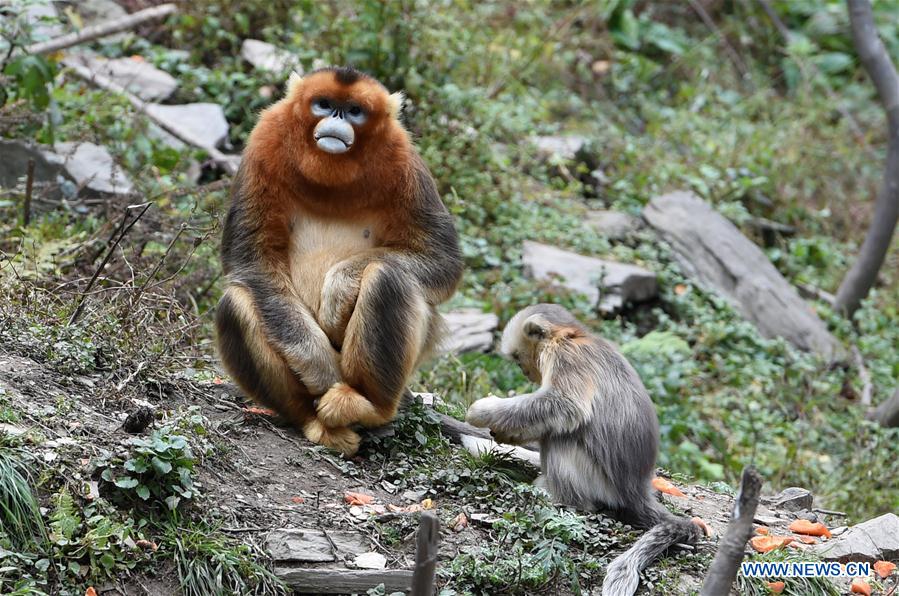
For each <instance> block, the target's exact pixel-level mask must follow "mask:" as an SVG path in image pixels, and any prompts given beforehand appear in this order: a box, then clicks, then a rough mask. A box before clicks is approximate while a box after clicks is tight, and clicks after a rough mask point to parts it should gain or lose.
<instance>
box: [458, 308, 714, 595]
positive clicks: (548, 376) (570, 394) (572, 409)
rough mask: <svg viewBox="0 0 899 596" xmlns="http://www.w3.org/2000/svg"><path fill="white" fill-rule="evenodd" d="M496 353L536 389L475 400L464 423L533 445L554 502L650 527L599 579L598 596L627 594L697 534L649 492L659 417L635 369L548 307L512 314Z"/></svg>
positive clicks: (607, 345)
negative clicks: (654, 566) (646, 570)
mask: <svg viewBox="0 0 899 596" xmlns="http://www.w3.org/2000/svg"><path fill="white" fill-rule="evenodd" d="M502 351H503V353H504V354H505V355H507V356H510V357H512V358H513V359H514V360H515V361H516V362H518V364H519V366H521V369H522V371H524V373H525V374H526V375H527V376H528V378H529V379H531V380H532V381H534V382H535V383H538V384H539V385H540V388H539V389H538V390H537V391H535V392H534V393H529V394H525V395H518V396H516V397H511V398H500V397H485V398H483V399H479V400H478V401H476V402H475V403H474V404H472V405H471V407H470V408H469V409H468V415H467V417H466V420H467V421H468V422H469V423H470V424H473V425H475V426H480V427H486V428H490V429H491V431H493V433H494V436H495V437H496V439H497V441H499V442H502V443H513V444H514V443H527V442H532V441H538V442H539V444H540V463H541V468H542V470H543V475H542V476H541V478H539V479H538V482H539V483H540V484H541V485H542V486H543V487H544V488H545V489H546V490H547V491H548V492H549V493H550V494H551V495H552V496H553V498H554V499H555V500H556V501H558V502H560V503H563V504H566V505H570V506H573V507H576V508H577V509H581V510H584V511H604V512H607V513H609V514H611V515H612V516H613V517H615V518H616V519H619V520H620V521H622V522H624V523H627V524H630V525H632V526H634V527H636V528H640V529H646V530H649V531H648V532H646V534H644V535H643V536H642V537H641V538H640V539H639V540H638V541H637V542H636V543H635V544H634V545H633V546H632V547H631V548H630V549H629V550H628V551H627V552H625V553H624V554H622V555H621V556H620V557H618V558H617V559H616V560H615V561H613V562H612V563H611V564H610V565H609V567H608V569H607V571H606V577H605V581H604V582H603V590H602V593H603V596H629V595H631V594H633V593H634V592H635V591H636V589H637V585H638V584H639V581H640V576H639V574H640V571H641V570H642V569H644V568H646V567H647V566H648V565H649V564H650V563H651V562H652V561H654V560H655V559H656V558H657V557H658V556H659V555H661V554H662V553H663V552H665V550H667V549H668V548H669V547H670V546H671V545H673V544H676V543H681V542H686V543H692V542H695V541H696V540H697V539H698V538H699V536H700V534H701V531H702V530H701V528H700V526H699V525H697V523H698V522H693V521H691V520H688V519H686V518H681V517H677V516H675V515H673V514H672V513H671V512H669V511H668V510H667V509H666V508H665V507H664V505H662V504H661V503H660V502H659V500H658V499H657V498H656V496H655V493H654V491H653V489H652V485H651V482H652V477H653V474H654V472H655V463H656V455H657V452H658V447H659V422H658V418H657V416H656V412H655V408H654V407H653V404H652V401H651V400H650V398H649V394H648V393H647V391H646V388H645V387H644V386H643V383H642V381H641V380H640V377H639V376H638V375H637V371H635V370H634V368H633V367H632V366H631V365H630V363H629V362H628V361H627V360H626V359H625V358H624V356H623V355H621V353H620V352H619V351H618V350H617V349H616V348H615V347H614V346H613V345H612V344H611V343H609V342H607V341H606V340H604V339H602V338H600V337H596V336H594V335H592V334H590V332H589V331H588V330H587V328H586V327H584V325H583V324H581V323H580V322H579V321H578V320H577V319H576V318H575V317H574V316H573V315H572V314H571V313H569V312H568V311H567V310H565V309H564V308H562V307H561V306H558V305H555V304H537V305H535V306H529V307H527V308H525V309H524V310H522V311H521V312H519V313H518V314H516V315H515V316H514V317H512V320H511V321H509V324H508V325H507V326H506V328H505V330H504V331H503V337H502Z"/></svg>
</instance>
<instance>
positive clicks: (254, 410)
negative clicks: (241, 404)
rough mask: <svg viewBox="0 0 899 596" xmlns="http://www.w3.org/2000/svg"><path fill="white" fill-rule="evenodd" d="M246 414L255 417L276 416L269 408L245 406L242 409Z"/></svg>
mask: <svg viewBox="0 0 899 596" xmlns="http://www.w3.org/2000/svg"><path fill="white" fill-rule="evenodd" d="M243 411H244V412H246V413H247V414H254V415H256V416H277V413H275V411H274V410H270V409H269V408H260V407H258V406H247V407H246V408H244V409H243Z"/></svg>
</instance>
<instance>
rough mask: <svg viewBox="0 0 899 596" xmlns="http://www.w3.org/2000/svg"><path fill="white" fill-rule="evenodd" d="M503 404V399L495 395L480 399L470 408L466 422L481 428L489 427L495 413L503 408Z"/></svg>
mask: <svg viewBox="0 0 899 596" xmlns="http://www.w3.org/2000/svg"><path fill="white" fill-rule="evenodd" d="M501 402H502V399H501V398H499V397H496V396H493V395H491V396H489V397H484V398H481V399H479V400H478V401H476V402H474V403H473V404H471V407H469V408H468V413H467V414H466V415H465V422H467V423H468V424H471V425H472V426H479V427H481V428H485V427H489V426H490V425H491V423H492V422H493V417H494V415H495V413H496V412H497V411H498V410H499V409H500V408H501V407H502V403H501Z"/></svg>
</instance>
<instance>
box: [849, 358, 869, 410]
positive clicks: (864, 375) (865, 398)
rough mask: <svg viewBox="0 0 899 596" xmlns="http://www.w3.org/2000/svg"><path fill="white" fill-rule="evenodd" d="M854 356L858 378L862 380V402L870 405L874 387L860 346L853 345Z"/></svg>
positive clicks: (864, 404)
mask: <svg viewBox="0 0 899 596" xmlns="http://www.w3.org/2000/svg"><path fill="white" fill-rule="evenodd" d="M852 357H853V359H854V360H855V368H857V369H858V378H859V380H860V381H861V382H862V397H861V402H860V403H861V404H862V405H863V406H870V405H871V399H872V397H873V393H874V388H873V385H872V384H871V375H870V374H868V369H867V368H865V359H864V358H862V353H861V351H859V349H858V346H852Z"/></svg>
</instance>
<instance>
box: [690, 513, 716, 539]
mask: <svg viewBox="0 0 899 596" xmlns="http://www.w3.org/2000/svg"><path fill="white" fill-rule="evenodd" d="M690 521H691V522H693V524H694V525H696V526H699V529H700V530H702V533H703V534H705V535H706V536H711V535H712V526H710V525H709V524H707V523H706V522H705V520H704V519H702V518H701V517H691V518H690Z"/></svg>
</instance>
